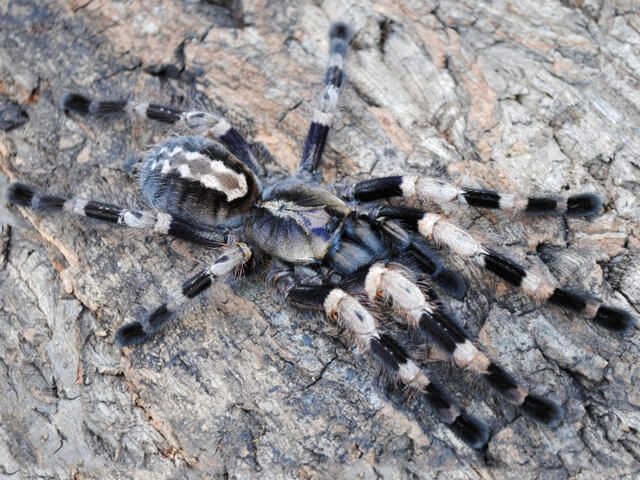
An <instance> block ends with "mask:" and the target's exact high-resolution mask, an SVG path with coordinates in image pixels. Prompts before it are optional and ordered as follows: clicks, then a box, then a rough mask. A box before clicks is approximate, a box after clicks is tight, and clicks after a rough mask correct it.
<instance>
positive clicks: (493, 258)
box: [381, 207, 635, 333]
mask: <svg viewBox="0 0 640 480" xmlns="http://www.w3.org/2000/svg"><path fill="white" fill-rule="evenodd" d="M381 211H382V210H381ZM383 213H384V216H386V217H388V218H401V219H402V220H403V221H404V222H406V223H408V224H410V225H411V226H412V227H413V228H415V229H416V230H418V232H420V234H422V235H423V236H424V237H426V238H427V239H428V240H433V241H434V242H435V243H437V244H439V245H442V246H446V247H447V248H449V250H451V251H452V252H453V253H455V254H456V255H458V256H459V257H461V258H463V259H464V260H467V261H469V262H471V263H474V264H476V265H479V266H480V267H483V268H485V269H486V270H489V271H490V272H492V273H494V274H496V275H497V276H499V277H500V278H502V279H503V280H505V281H507V282H508V283H510V284H511V285H514V286H516V287H520V289H522V291H523V292H524V293H526V294H527V295H529V296H530V297H532V298H534V299H536V300H538V301H544V302H548V303H551V304H553V305H556V306H558V307H560V308H563V309H565V310H569V311H571V312H575V313H578V314H580V315H583V316H585V317H587V318H589V319H591V320H593V321H594V322H595V323H597V324H598V325H600V326H602V327H604V328H606V329H608V330H612V331H615V332H622V333H628V332H630V331H631V330H632V329H633V326H634V324H635V320H634V318H633V317H632V316H631V314H630V313H629V312H627V311H625V310H623V309H621V308H617V307H613V306H610V305H606V304H604V303H602V302H601V301H600V300H598V299H597V298H595V297H592V296H591V295H588V294H586V293H583V292H576V291H573V290H570V289H568V288H566V287H559V286H557V285H554V284H553V283H549V282H547V281H546V280H544V279H542V278H541V277H540V276H538V275H536V274H535V273H534V272H533V271H531V270H527V269H526V268H524V267H522V266H520V265H518V264H517V263H516V262H514V261H513V260H510V259H508V258H506V257H505V256H503V255H501V254H499V253H497V252H495V251H493V250H491V249H489V248H487V247H485V246H483V245H482V244H481V243H480V242H479V241H478V240H476V239H475V238H473V237H472V236H471V235H470V234H469V233H468V232H466V231H465V230H463V229H461V228H460V227H457V226H456V225H454V224H452V223H451V222H448V221H447V220H445V219H444V218H443V217H441V216H440V215H437V214H435V213H428V212H424V211H422V210H419V209H415V208H408V207H385V209H384V211H383Z"/></svg>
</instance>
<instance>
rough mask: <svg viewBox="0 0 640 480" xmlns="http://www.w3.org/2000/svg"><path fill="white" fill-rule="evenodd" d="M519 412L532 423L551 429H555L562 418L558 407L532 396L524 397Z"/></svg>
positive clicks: (553, 403)
mask: <svg viewBox="0 0 640 480" xmlns="http://www.w3.org/2000/svg"><path fill="white" fill-rule="evenodd" d="M520 410H521V411H522V412H523V413H524V414H525V415H526V416H527V417H529V418H530V419H532V420H533V421H534V422H536V423H540V424H543V425H546V426H547V427H551V428H554V427H557V426H558V425H559V424H560V421H562V417H563V416H564V411H563V410H562V407H561V406H560V405H558V404H557V403H555V402H552V401H551V400H547V399H546V398H542V397H538V396H537V395H532V394H529V395H527V396H526V397H525V399H524V402H522V405H520Z"/></svg>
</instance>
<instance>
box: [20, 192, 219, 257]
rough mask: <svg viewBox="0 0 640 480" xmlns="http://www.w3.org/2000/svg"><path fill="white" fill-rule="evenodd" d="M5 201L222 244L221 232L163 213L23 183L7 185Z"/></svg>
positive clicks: (210, 243)
mask: <svg viewBox="0 0 640 480" xmlns="http://www.w3.org/2000/svg"><path fill="white" fill-rule="evenodd" d="M8 198H9V202H10V203H12V204H14V205H19V206H22V207H29V208H33V209H37V210H40V211H43V212H64V213H67V214H71V215H79V216H82V217H87V218H93V219H96V220H101V221H103V222H108V223H112V224H116V225H124V226H127V227H130V228H137V229H142V230H147V231H150V232H154V233H159V234H162V235H171V236H173V237H176V238H182V239H184V240H188V241H190V242H196V243H200V244H203V245H208V246H218V245H220V243H221V242H223V241H224V236H223V234H224V233H225V231H224V230H222V229H217V228H216V227H213V226H209V225H200V224H195V223H193V222H190V221H185V220H181V219H179V218H176V217H173V216H172V215H170V214H168V213H164V212H145V211H141V210H134V209H130V208H125V207H119V206H117V205H111V204H108V203H102V202H97V201H95V200H86V199H83V198H77V197H73V198H63V197H57V196H53V195H44V194H42V193H39V192H38V191H36V190H35V189H34V188H33V187H31V186H29V185H25V184H24V183H12V184H11V185H10V186H9V194H8Z"/></svg>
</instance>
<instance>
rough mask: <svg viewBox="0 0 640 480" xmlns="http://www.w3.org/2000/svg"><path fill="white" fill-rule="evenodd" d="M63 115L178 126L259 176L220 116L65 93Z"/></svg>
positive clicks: (243, 146) (232, 129)
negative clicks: (123, 117)
mask: <svg viewBox="0 0 640 480" xmlns="http://www.w3.org/2000/svg"><path fill="white" fill-rule="evenodd" d="M60 103H61V106H62V108H63V109H64V110H66V111H72V112H77V113H81V114H93V115H109V114H114V113H126V114H129V115H135V116H139V117H142V118H146V119H150V120H157V121H160V122H163V123H168V124H175V125H181V126H184V127H188V128H190V129H192V130H194V132H195V133H197V134H198V135H202V136H204V137H208V138H213V139H215V140H217V141H219V142H220V143H222V144H223V145H224V146H225V147H226V148H227V149H228V150H229V151H230V152H231V153H233V154H234V155H235V156H236V157H238V158H239V159H240V160H241V161H242V162H243V163H244V164H245V165H247V166H248V167H249V168H250V169H251V170H252V171H253V172H254V173H256V174H260V173H261V172H260V169H261V166H260V163H259V162H258V160H257V159H256V157H255V155H254V153H253V151H252V150H251V148H250V147H249V144H248V143H247V141H246V140H245V139H244V137H243V136H242V135H241V134H240V132H239V131H238V130H237V129H236V128H235V127H233V126H232V125H231V123H229V121H228V120H227V119H226V118H224V117H223V116H221V115H219V114H216V113H210V112H202V111H198V110H192V111H184V110H178V109H176V108H174V107H171V106H166V105H159V104H155V103H135V102H132V101H129V100H92V99H90V98H88V97H85V96H84V95H81V94H79V93H67V94H66V95H65V96H64V97H63V98H62V101H61V102H60Z"/></svg>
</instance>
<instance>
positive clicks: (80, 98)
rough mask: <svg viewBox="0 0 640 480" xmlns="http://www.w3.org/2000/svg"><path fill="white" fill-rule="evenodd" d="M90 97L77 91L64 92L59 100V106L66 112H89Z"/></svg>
mask: <svg viewBox="0 0 640 480" xmlns="http://www.w3.org/2000/svg"><path fill="white" fill-rule="evenodd" d="M90 106H91V99H89V98H87V97H85V96H84V95H80V94H79V93H66V94H65V95H64V96H63V97H62V100H60V107H62V109H63V110H64V111H66V112H76V113H89V108H90Z"/></svg>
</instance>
